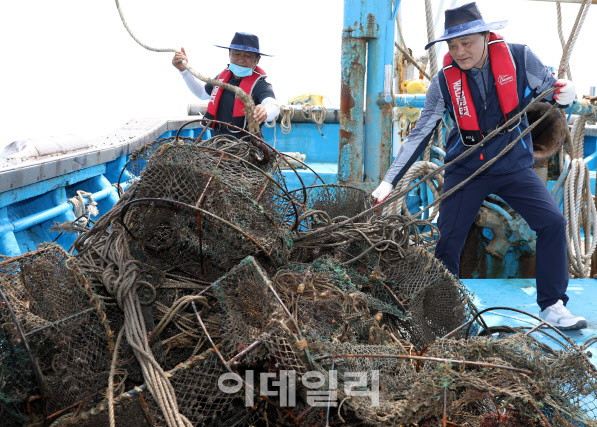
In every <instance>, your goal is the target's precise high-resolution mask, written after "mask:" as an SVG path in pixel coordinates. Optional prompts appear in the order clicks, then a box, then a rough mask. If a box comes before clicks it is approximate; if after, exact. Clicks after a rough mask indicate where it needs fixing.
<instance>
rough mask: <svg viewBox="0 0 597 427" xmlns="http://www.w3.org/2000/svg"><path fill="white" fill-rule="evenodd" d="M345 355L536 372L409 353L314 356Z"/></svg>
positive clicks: (331, 357)
mask: <svg viewBox="0 0 597 427" xmlns="http://www.w3.org/2000/svg"><path fill="white" fill-rule="evenodd" d="M345 357H349V358H350V357H355V358H370V359H407V360H419V361H423V362H438V363H455V364H462V365H468V366H482V367H484V368H496V369H503V370H506V371H514V372H518V373H521V374H525V375H534V372H532V371H529V370H527V369H522V368H515V367H513V366H505V365H496V364H494V363H485V362H474V361H469V360H456V359H444V358H440V357H427V356H411V355H408V354H326V355H324V356H319V357H316V358H314V359H313V360H314V361H319V360H323V359H340V358H345Z"/></svg>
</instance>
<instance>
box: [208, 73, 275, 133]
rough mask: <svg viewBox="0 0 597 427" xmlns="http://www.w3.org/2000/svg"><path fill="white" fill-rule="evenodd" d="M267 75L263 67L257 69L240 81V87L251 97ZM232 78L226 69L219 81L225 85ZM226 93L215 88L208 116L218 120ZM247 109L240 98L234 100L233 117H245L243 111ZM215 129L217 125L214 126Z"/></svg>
mask: <svg viewBox="0 0 597 427" xmlns="http://www.w3.org/2000/svg"><path fill="white" fill-rule="evenodd" d="M265 77H267V75H266V74H265V71H263V69H262V68H261V67H255V69H254V70H253V73H252V74H251V75H250V76H247V77H243V78H242V79H241V81H240V85H239V87H240V88H241V89H242V90H244V91H245V92H246V93H247V94H249V95H251V94H252V93H253V88H254V87H255V85H256V84H257V82H258V81H259V79H262V78H265ZM231 78H232V72H231V71H230V70H229V69H228V68H226V69H225V70H224V71H222V72H221V73H220V75H219V76H218V80H219V81H221V82H223V83H228V82H229V81H230V79H231ZM223 92H224V91H223V90H222V88H221V87H220V86H214V88H213V89H212V91H211V97H210V98H209V102H208V104H207V114H209V115H210V116H208V117H210V118H211V117H213V118H214V119H215V120H217V112H218V105H219V104H220V99H221V98H222V93H223ZM244 108H245V103H244V102H243V101H242V100H241V99H240V98H238V97H236V98H235V99H234V108H233V110H232V117H233V118H236V117H244V113H243V109H244ZM212 127H215V123H214V124H213V125H212Z"/></svg>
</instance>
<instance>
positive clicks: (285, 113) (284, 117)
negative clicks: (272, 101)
mask: <svg viewBox="0 0 597 427" xmlns="http://www.w3.org/2000/svg"><path fill="white" fill-rule="evenodd" d="M284 107H285V106H284V105H282V106H281V107H280V130H281V131H282V133H283V134H284V135H288V134H289V133H290V131H291V130H292V117H293V116H294V109H293V108H288V109H286V108H284Z"/></svg>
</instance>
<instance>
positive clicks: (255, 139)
mask: <svg viewBox="0 0 597 427" xmlns="http://www.w3.org/2000/svg"><path fill="white" fill-rule="evenodd" d="M204 121H206V122H209V125H208V126H211V125H212V124H213V123H217V124H220V125H225V126H227V127H230V128H234V129H237V130H239V131H241V132H244V133H246V134H247V135H245V136H250V137H251V138H250V141H251V143H252V144H253V145H254V146H255V147H257V148H259V149H260V150H261V152H262V153H263V157H262V158H261V159H260V158H257V163H259V164H260V165H266V164H268V163H269V160H270V153H269V151H268V147H267V144H265V141H264V140H263V139H262V138H260V137H258V136H256V135H255V134H253V133H251V132H249V131H247V130H245V129H243V128H239V127H238V126H234V125H232V124H230V123H226V122H221V121H219V120H213V119H196V120H191V121H190V122H187V123H185V124H184V125H182V126H181V127H180V128H179V129H178V132H176V139H178V135H179V134H180V131H181V130H182V129H183V128H184V127H185V126H186V125H188V124H191V123H198V122H204ZM206 130H207V126H205V128H204V129H203V131H202V132H201V134H200V135H199V137H198V138H197V141H201V139H202V138H203V134H204V133H205V131H206ZM259 133H261V131H260V132H259ZM231 136H234V137H235V138H236V136H235V135H231ZM243 138H245V137H244V136H243V137H241V138H239V139H243Z"/></svg>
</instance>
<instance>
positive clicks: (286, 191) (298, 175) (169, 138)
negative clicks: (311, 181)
mask: <svg viewBox="0 0 597 427" xmlns="http://www.w3.org/2000/svg"><path fill="white" fill-rule="evenodd" d="M200 120H203V119H200ZM200 120H193V121H191V122H188V123H186V124H189V123H194V122H197V121H200ZM250 135H252V134H250ZM185 138H186V139H188V140H193V138H190V137H184V138H182V139H185ZM176 139H178V134H177V136H176ZM167 140H174V137H168V138H162V139H159V140H156V141H154V142H165V141H167ZM260 142H261V143H263V144H265V145H266V146H267V147H268V148H269V149H270V150H271V151H273V152H274V153H276V154H277V155H278V156H279V157H280V158H284V161H285V162H286V164H287V165H288V167H289V168H290V169H291V170H292V171H293V172H294V174H295V175H296V177H297V178H298V180H299V182H300V184H301V187H300V188H298V189H295V190H287V189H284V188H282V187H281V186H280V185H278V186H279V187H280V189H282V191H284V192H285V193H287V194H288V193H292V192H296V191H300V190H302V191H303V201H302V203H303V205H305V204H306V203H307V192H306V190H305V188H306V186H305V183H304V181H303V179H302V178H301V175H300V174H299V173H298V171H297V170H296V168H295V167H294V166H293V165H292V164H291V163H290V162H289V161H288V160H286V158H287V157H291V156H288V155H286V154H284V153H282V152H280V151H278V150H276V149H275V148H274V147H272V146H271V145H269V144H268V143H267V142H265V141H264V140H262V139H260ZM198 148H205V149H210V150H213V151H216V152H224V153H226V152H225V151H221V150H217V149H216V148H212V147H207V146H198ZM226 155H227V156H231V157H235V158H237V159H240V160H241V161H243V162H245V163H247V164H248V165H250V166H251V167H253V168H255V169H257V170H259V171H260V172H261V173H263V174H264V175H266V176H268V175H267V174H266V173H265V172H264V171H263V170H261V169H260V168H259V167H257V166H255V165H253V164H252V163H250V162H247V161H246V160H245V159H242V158H241V157H238V156H235V155H234V154H231V153H226ZM133 160H136V159H129V160H128V161H127V162H126V164H125V165H124V167H123V168H122V170H121V171H120V175H119V177H118V189H119V190H118V191H119V195H121V194H120V187H121V184H120V181H121V179H122V174H123V173H124V171H125V170H126V168H127V166H128V165H129V163H130V162H131V161H133ZM293 160H296V159H294V157H293ZM296 161H297V162H298V163H301V165H303V166H305V167H306V168H307V169H309V170H310V171H311V172H312V173H313V174H314V175H315V177H316V178H315V182H316V181H317V180H318V179H319V180H320V181H321V182H324V181H323V179H322V178H321V177H320V176H319V174H318V173H317V172H315V171H314V170H313V169H312V168H311V167H310V166H309V165H307V164H306V163H304V162H302V161H300V160H296ZM268 179H269V177H268ZM275 182H276V181H275Z"/></svg>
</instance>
